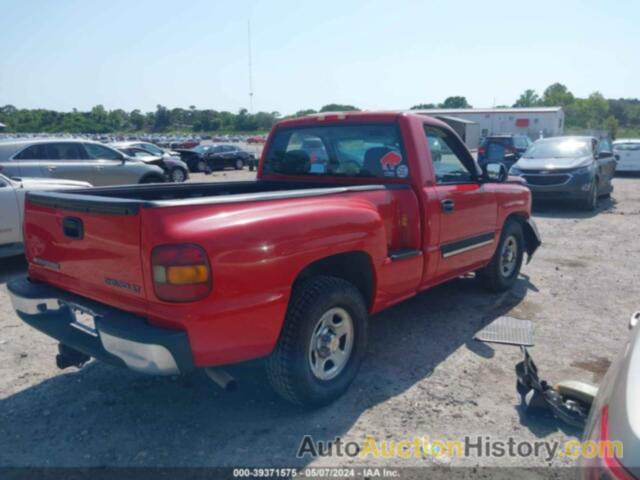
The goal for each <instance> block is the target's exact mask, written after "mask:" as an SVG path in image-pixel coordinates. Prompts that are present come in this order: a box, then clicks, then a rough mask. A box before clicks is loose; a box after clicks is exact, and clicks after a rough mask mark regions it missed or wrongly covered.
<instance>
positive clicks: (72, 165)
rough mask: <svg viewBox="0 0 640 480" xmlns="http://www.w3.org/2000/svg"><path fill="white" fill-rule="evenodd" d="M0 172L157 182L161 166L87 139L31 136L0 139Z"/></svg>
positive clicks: (106, 182)
mask: <svg viewBox="0 0 640 480" xmlns="http://www.w3.org/2000/svg"><path fill="white" fill-rule="evenodd" d="M0 172H1V173H3V174H4V175H6V176H7V177H41V178H42V177H44V178H52V179H70V180H80V181H85V182H89V183H91V184H93V185H99V186H103V185H124V184H132V183H160V182H164V181H165V180H166V177H165V173H164V170H163V169H162V168H160V167H158V166H157V165H153V164H148V163H146V162H143V161H140V160H139V159H137V158H134V157H130V156H128V155H126V154H125V153H123V152H121V151H119V150H117V149H115V148H113V147H110V146H108V145H104V144H102V143H98V142H93V141H89V140H74V139H68V140H59V139H35V140H34V139H31V140H16V141H7V142H1V143H0Z"/></svg>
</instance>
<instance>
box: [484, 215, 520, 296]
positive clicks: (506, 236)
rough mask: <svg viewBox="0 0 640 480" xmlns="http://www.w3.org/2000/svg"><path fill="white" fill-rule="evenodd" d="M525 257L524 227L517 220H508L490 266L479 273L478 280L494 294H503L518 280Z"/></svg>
mask: <svg viewBox="0 0 640 480" xmlns="http://www.w3.org/2000/svg"><path fill="white" fill-rule="evenodd" d="M523 257H524V235H523V233H522V226H521V225H520V224H519V223H518V222H516V221H515V220H507V222H506V223H505V224H504V227H503V229H502V235H501V236H500V243H498V248H497V249H496V251H495V253H494V254H493V258H492V259H491V262H490V263H489V265H487V266H486V267H485V268H483V269H482V270H480V271H478V278H479V279H480V280H481V281H482V283H483V284H484V285H485V286H486V287H487V288H489V289H490V290H493V291H494V292H503V291H505V290H507V289H509V288H511V287H512V286H513V284H514V283H516V280H517V279H518V274H519V273H520V267H521V266H522V259H523Z"/></svg>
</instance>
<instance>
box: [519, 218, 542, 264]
mask: <svg viewBox="0 0 640 480" xmlns="http://www.w3.org/2000/svg"><path fill="white" fill-rule="evenodd" d="M522 230H523V234H524V242H525V249H526V251H527V263H529V262H530V261H531V258H532V257H533V254H534V253H535V251H536V250H537V249H538V247H539V246H540V245H542V238H541V237H540V232H538V226H537V225H536V223H535V222H534V221H533V219H532V218H528V219H527V220H525V221H524V222H523V223H522Z"/></svg>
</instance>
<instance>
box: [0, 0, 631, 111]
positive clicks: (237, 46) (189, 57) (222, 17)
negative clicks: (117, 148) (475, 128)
mask: <svg viewBox="0 0 640 480" xmlns="http://www.w3.org/2000/svg"><path fill="white" fill-rule="evenodd" d="M639 20H640V2H638V1H637V0H618V1H616V2H612V1H611V0H608V1H591V0H582V1H577V0H553V1H547V0H539V1H528V2H519V1H516V0H512V1H496V0H485V1H482V2H480V1H477V0H476V1H464V0H458V1H455V2H454V1H451V0H450V1H439V0H423V1H410V0H353V1H349V0H322V1H304V0H297V1H295V0H283V1H278V0H270V1H265V0H263V1H258V0H255V1H254V0H226V1H218V0H183V1H180V2H178V1H169V0H152V1H148V0H130V1H122V0H108V1H106V0H55V1H54V0H47V1H45V0H0V45H1V46H2V47H1V48H2V54H1V55H0V105H6V104H11V105H14V106H16V107H18V108H47V109H54V110H60V111H70V110H72V109H73V108H77V109H78V110H89V109H90V108H91V107H92V106H94V105H97V104H102V105H104V106H105V108H107V109H115V108H123V109H125V110H133V109H140V110H142V111H153V110H155V108H156V105H157V104H162V105H165V106H168V107H169V108H174V107H183V108H188V107H189V106H190V105H195V106H196V107H197V108H201V109H204V108H210V109H215V110H228V111H234V112H235V111H238V110H239V109H240V108H243V107H244V108H249V106H250V104H249V61H248V35H247V23H248V22H249V21H250V23H251V32H252V42H251V43H252V52H253V55H252V58H253V69H252V70H253V91H254V97H253V99H254V101H253V111H269V112H271V111H278V112H281V113H282V114H290V113H294V112H295V111H297V110H301V109H306V108H314V109H318V108H320V107H321V106H322V105H325V104H328V103H343V104H351V105H355V106H357V107H359V108H362V109H367V110H375V109H384V110H389V109H406V108H409V107H411V106H412V105H415V104H417V103H436V102H442V101H443V100H444V99H445V98H446V97H448V96H453V95H464V96H466V97H467V100H468V101H469V103H471V104H472V105H473V106H474V107H491V106H495V105H504V104H506V105H511V104H512V103H513V102H514V101H515V100H516V99H517V97H518V96H519V95H520V94H521V93H522V92H523V91H524V90H525V89H527V88H533V89H535V90H536V91H537V92H538V93H541V92H542V91H543V90H544V89H545V88H546V87H547V86H548V85H550V84H551V83H554V82H561V83H564V84H565V85H567V87H568V88H569V89H570V90H571V91H572V92H573V93H574V94H575V95H577V96H587V95H589V94H590V93H592V92H594V91H600V92H601V93H602V94H604V95H605V97H607V98H619V97H640V61H639V60H640V53H639V52H640V22H639Z"/></svg>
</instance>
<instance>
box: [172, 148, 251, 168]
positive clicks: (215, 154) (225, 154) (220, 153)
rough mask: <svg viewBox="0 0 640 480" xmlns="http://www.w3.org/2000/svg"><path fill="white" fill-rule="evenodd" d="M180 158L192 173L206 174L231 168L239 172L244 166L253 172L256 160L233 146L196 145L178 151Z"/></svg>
mask: <svg viewBox="0 0 640 480" xmlns="http://www.w3.org/2000/svg"><path fill="white" fill-rule="evenodd" d="M177 152H178V153H179V154H180V158H181V159H182V161H183V162H185V163H186V164H187V165H188V166H189V170H190V171H192V172H207V171H211V170H222V169H224V168H227V167H233V168H235V169H236V170H241V169H243V168H244V167H245V165H246V166H248V167H249V170H254V169H255V168H256V165H257V161H256V158H255V157H254V156H253V155H252V154H250V153H248V152H245V151H244V150H242V149H241V148H238V147H237V146H235V145H226V144H225V145H219V144H216V145H198V146H197V147H195V148H191V149H189V150H184V149H178V150H177Z"/></svg>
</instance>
